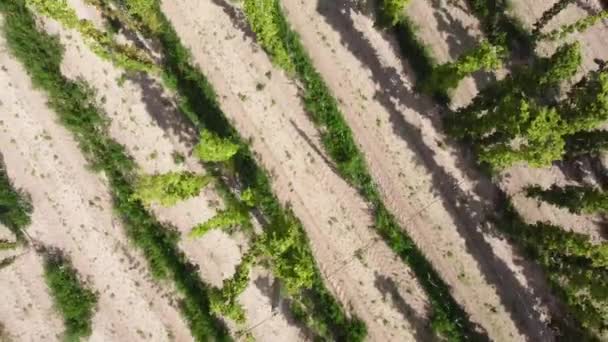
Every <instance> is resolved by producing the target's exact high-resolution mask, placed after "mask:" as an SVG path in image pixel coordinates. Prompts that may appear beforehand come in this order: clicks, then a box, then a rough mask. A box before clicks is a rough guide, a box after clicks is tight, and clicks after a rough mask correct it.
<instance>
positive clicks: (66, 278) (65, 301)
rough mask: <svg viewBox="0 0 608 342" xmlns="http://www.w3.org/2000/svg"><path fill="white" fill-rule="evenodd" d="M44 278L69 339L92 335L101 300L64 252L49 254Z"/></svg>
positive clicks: (51, 252)
mask: <svg viewBox="0 0 608 342" xmlns="http://www.w3.org/2000/svg"><path fill="white" fill-rule="evenodd" d="M44 279H45V280H46V284H47V285H48V287H49V289H50V293H51V296H52V297H53V301H54V303H55V306H56V307H57V310H59V312H60V313H61V315H62V316H63V321H64V325H65V336H64V338H65V340H66V341H79V340H80V339H82V338H86V337H88V336H89V335H91V319H92V318H93V312H94V311H95V306H96V304H97V297H96V296H95V293H93V291H91V290H89V289H88V288H87V287H86V286H85V285H84V284H83V283H82V281H81V280H80V279H79V276H78V272H77V271H76V270H75V269H74V268H73V267H72V265H71V263H70V261H69V260H68V259H67V258H66V257H65V256H63V254H62V253H61V252H60V251H57V250H50V251H46V252H45V255H44Z"/></svg>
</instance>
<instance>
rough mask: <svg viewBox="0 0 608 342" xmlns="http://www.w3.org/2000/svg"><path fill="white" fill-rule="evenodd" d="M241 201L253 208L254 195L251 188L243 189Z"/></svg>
mask: <svg viewBox="0 0 608 342" xmlns="http://www.w3.org/2000/svg"><path fill="white" fill-rule="evenodd" d="M241 201H243V203H245V204H246V205H248V206H250V207H255V195H254V194H253V190H252V189H251V188H247V189H245V191H243V193H242V194H241Z"/></svg>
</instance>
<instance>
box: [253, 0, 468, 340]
mask: <svg viewBox="0 0 608 342" xmlns="http://www.w3.org/2000/svg"><path fill="white" fill-rule="evenodd" d="M268 8H274V9H273V10H272V11H271V13H274V15H275V17H274V18H273V20H271V21H269V20H266V23H267V25H271V26H270V27H268V28H266V29H265V30H256V27H255V26H252V28H253V29H254V31H255V32H256V34H257V37H258V41H260V43H261V44H262V45H263V44H264V41H265V38H264V37H261V36H262V35H264V34H267V32H273V35H274V37H275V39H276V37H280V39H281V42H282V46H283V48H282V50H286V51H288V52H289V56H290V57H291V59H292V63H291V64H293V65H294V66H295V74H296V77H297V79H298V81H300V82H301V83H302V86H303V88H304V91H303V97H304V105H305V108H306V110H307V112H308V113H309V114H310V115H311V117H312V120H313V121H314V123H315V124H316V125H317V126H318V127H320V128H321V129H320V131H321V140H322V143H323V146H324V147H325V149H326V150H327V151H328V154H329V155H330V156H331V158H332V159H333V160H334V162H335V163H336V165H337V169H338V170H339V172H340V174H341V175H342V177H343V178H345V179H346V180H347V181H348V182H350V183H351V184H352V185H354V186H355V187H356V188H357V189H359V191H360V193H361V194H362V195H363V196H364V197H365V198H366V199H367V200H368V201H369V202H370V204H371V206H372V208H374V218H375V227H376V229H378V232H379V233H380V235H381V236H382V237H383V238H384V239H385V240H386V242H387V243H388V245H389V246H390V247H391V248H392V249H393V250H394V251H395V252H396V253H397V254H398V255H399V256H400V257H401V258H402V259H403V260H404V261H405V262H406V263H407V264H409V265H410V267H411V268H412V270H413V271H414V272H415V274H416V276H417V279H418V281H419V282H420V284H421V285H422V286H423V288H424V289H425V290H426V292H427V295H428V297H429V300H430V302H431V305H432V314H431V315H432V317H431V325H432V327H433V328H434V329H435V331H436V332H437V333H438V334H439V335H441V336H444V337H445V338H448V339H454V340H465V339H467V338H469V337H471V336H472V335H474V332H473V329H472V328H471V327H472V325H471V324H470V322H469V321H468V317H467V315H466V313H465V312H464V310H462V308H461V307H460V306H459V305H458V304H457V303H456V302H455V301H454V299H453V298H452V297H451V295H450V291H449V288H448V286H447V285H446V284H445V283H444V282H443V281H442V279H441V278H440V276H439V275H438V273H437V272H436V271H435V270H434V269H433V267H432V265H431V264H430V263H429V262H428V261H427V260H426V259H425V258H424V256H423V254H422V252H420V250H418V249H417V248H416V246H415V244H414V242H413V241H412V240H411V238H410V237H409V236H407V234H406V233H405V232H404V230H403V229H401V227H399V226H398V224H397V223H396V220H395V218H394V216H393V215H392V214H390V213H389V212H388V210H387V209H386V207H385V206H384V204H383V203H382V200H381V198H380V194H379V193H378V190H377V189H376V185H375V184H374V182H373V180H372V178H371V176H370V174H369V172H368V170H367V166H366V165H365V161H364V156H363V154H362V153H361V152H360V151H359V149H358V147H357V145H356V143H355V141H354V139H353V136H352V132H351V130H350V128H349V127H348V124H347V123H346V121H345V120H344V117H343V115H342V113H341V112H340V110H339V109H338V104H337V102H336V100H335V99H334V97H333V96H332V95H331V92H330V90H329V88H328V87H327V85H326V84H325V82H324V81H323V79H322V77H321V75H319V73H318V72H317V71H316V70H315V68H314V66H313V64H312V62H311V60H310V58H309V57H308V55H307V54H306V52H305V49H304V47H303V46H302V45H301V43H300V41H299V38H298V36H297V35H296V33H295V32H294V31H292V30H291V28H290V27H289V25H288V23H287V21H286V19H285V17H284V15H283V13H282V10H281V8H280V4H279V2H278V1H276V0H245V6H244V9H245V14H246V17H247V18H248V20H249V21H250V22H255V21H257V19H256V18H257V17H260V16H266V15H267V13H268V12H267V9H268ZM263 47H264V48H265V49H266V50H267V51H268V53H269V54H270V55H271V56H273V55H274V51H273V50H272V49H273V46H263Z"/></svg>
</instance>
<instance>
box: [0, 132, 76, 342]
mask: <svg viewBox="0 0 608 342" xmlns="http://www.w3.org/2000/svg"><path fill="white" fill-rule="evenodd" d="M0 129H1V128H0ZM2 134H4V132H3V133H2ZM0 293H2V300H1V301H0V322H1V323H2V325H3V330H4V332H3V334H5V335H6V336H7V337H9V341H59V340H60V336H61V333H62V331H63V329H64V328H63V322H62V321H61V316H60V315H59V314H56V313H55V310H54V308H53V300H52V298H51V297H50V294H49V292H48V289H47V287H46V284H45V283H44V270H43V267H42V259H41V258H40V257H39V256H38V255H36V253H35V252H34V250H33V249H29V250H26V251H25V254H23V255H21V256H20V257H18V258H17V259H16V260H15V261H14V262H13V264H11V265H10V266H8V267H6V268H3V269H1V270H0ZM2 337H3V336H2V335H1V334H0V340H2V341H4V340H3V339H2Z"/></svg>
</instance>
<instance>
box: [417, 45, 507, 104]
mask: <svg viewBox="0 0 608 342" xmlns="http://www.w3.org/2000/svg"><path fill="white" fill-rule="evenodd" d="M505 54H506V51H505V49H504V48H503V47H501V46H496V45H492V44H490V43H489V42H488V41H482V42H481V43H479V45H478V46H477V47H475V48H474V49H473V50H471V51H469V52H467V53H465V54H464V55H462V56H460V57H459V58H458V60H456V61H454V62H450V63H445V64H442V65H438V66H436V67H435V68H434V69H433V71H432V73H431V75H430V77H429V78H427V79H426V80H424V82H423V84H422V86H421V89H422V90H424V91H426V92H427V93H430V94H433V93H435V92H448V91H450V90H453V89H454V88H456V87H457V86H458V83H459V82H460V81H461V80H463V79H464V78H465V77H467V76H469V75H471V74H472V73H474V72H476V71H478V70H482V69H483V70H494V69H497V68H499V67H501V65H502V59H503V58H504V57H505Z"/></svg>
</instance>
